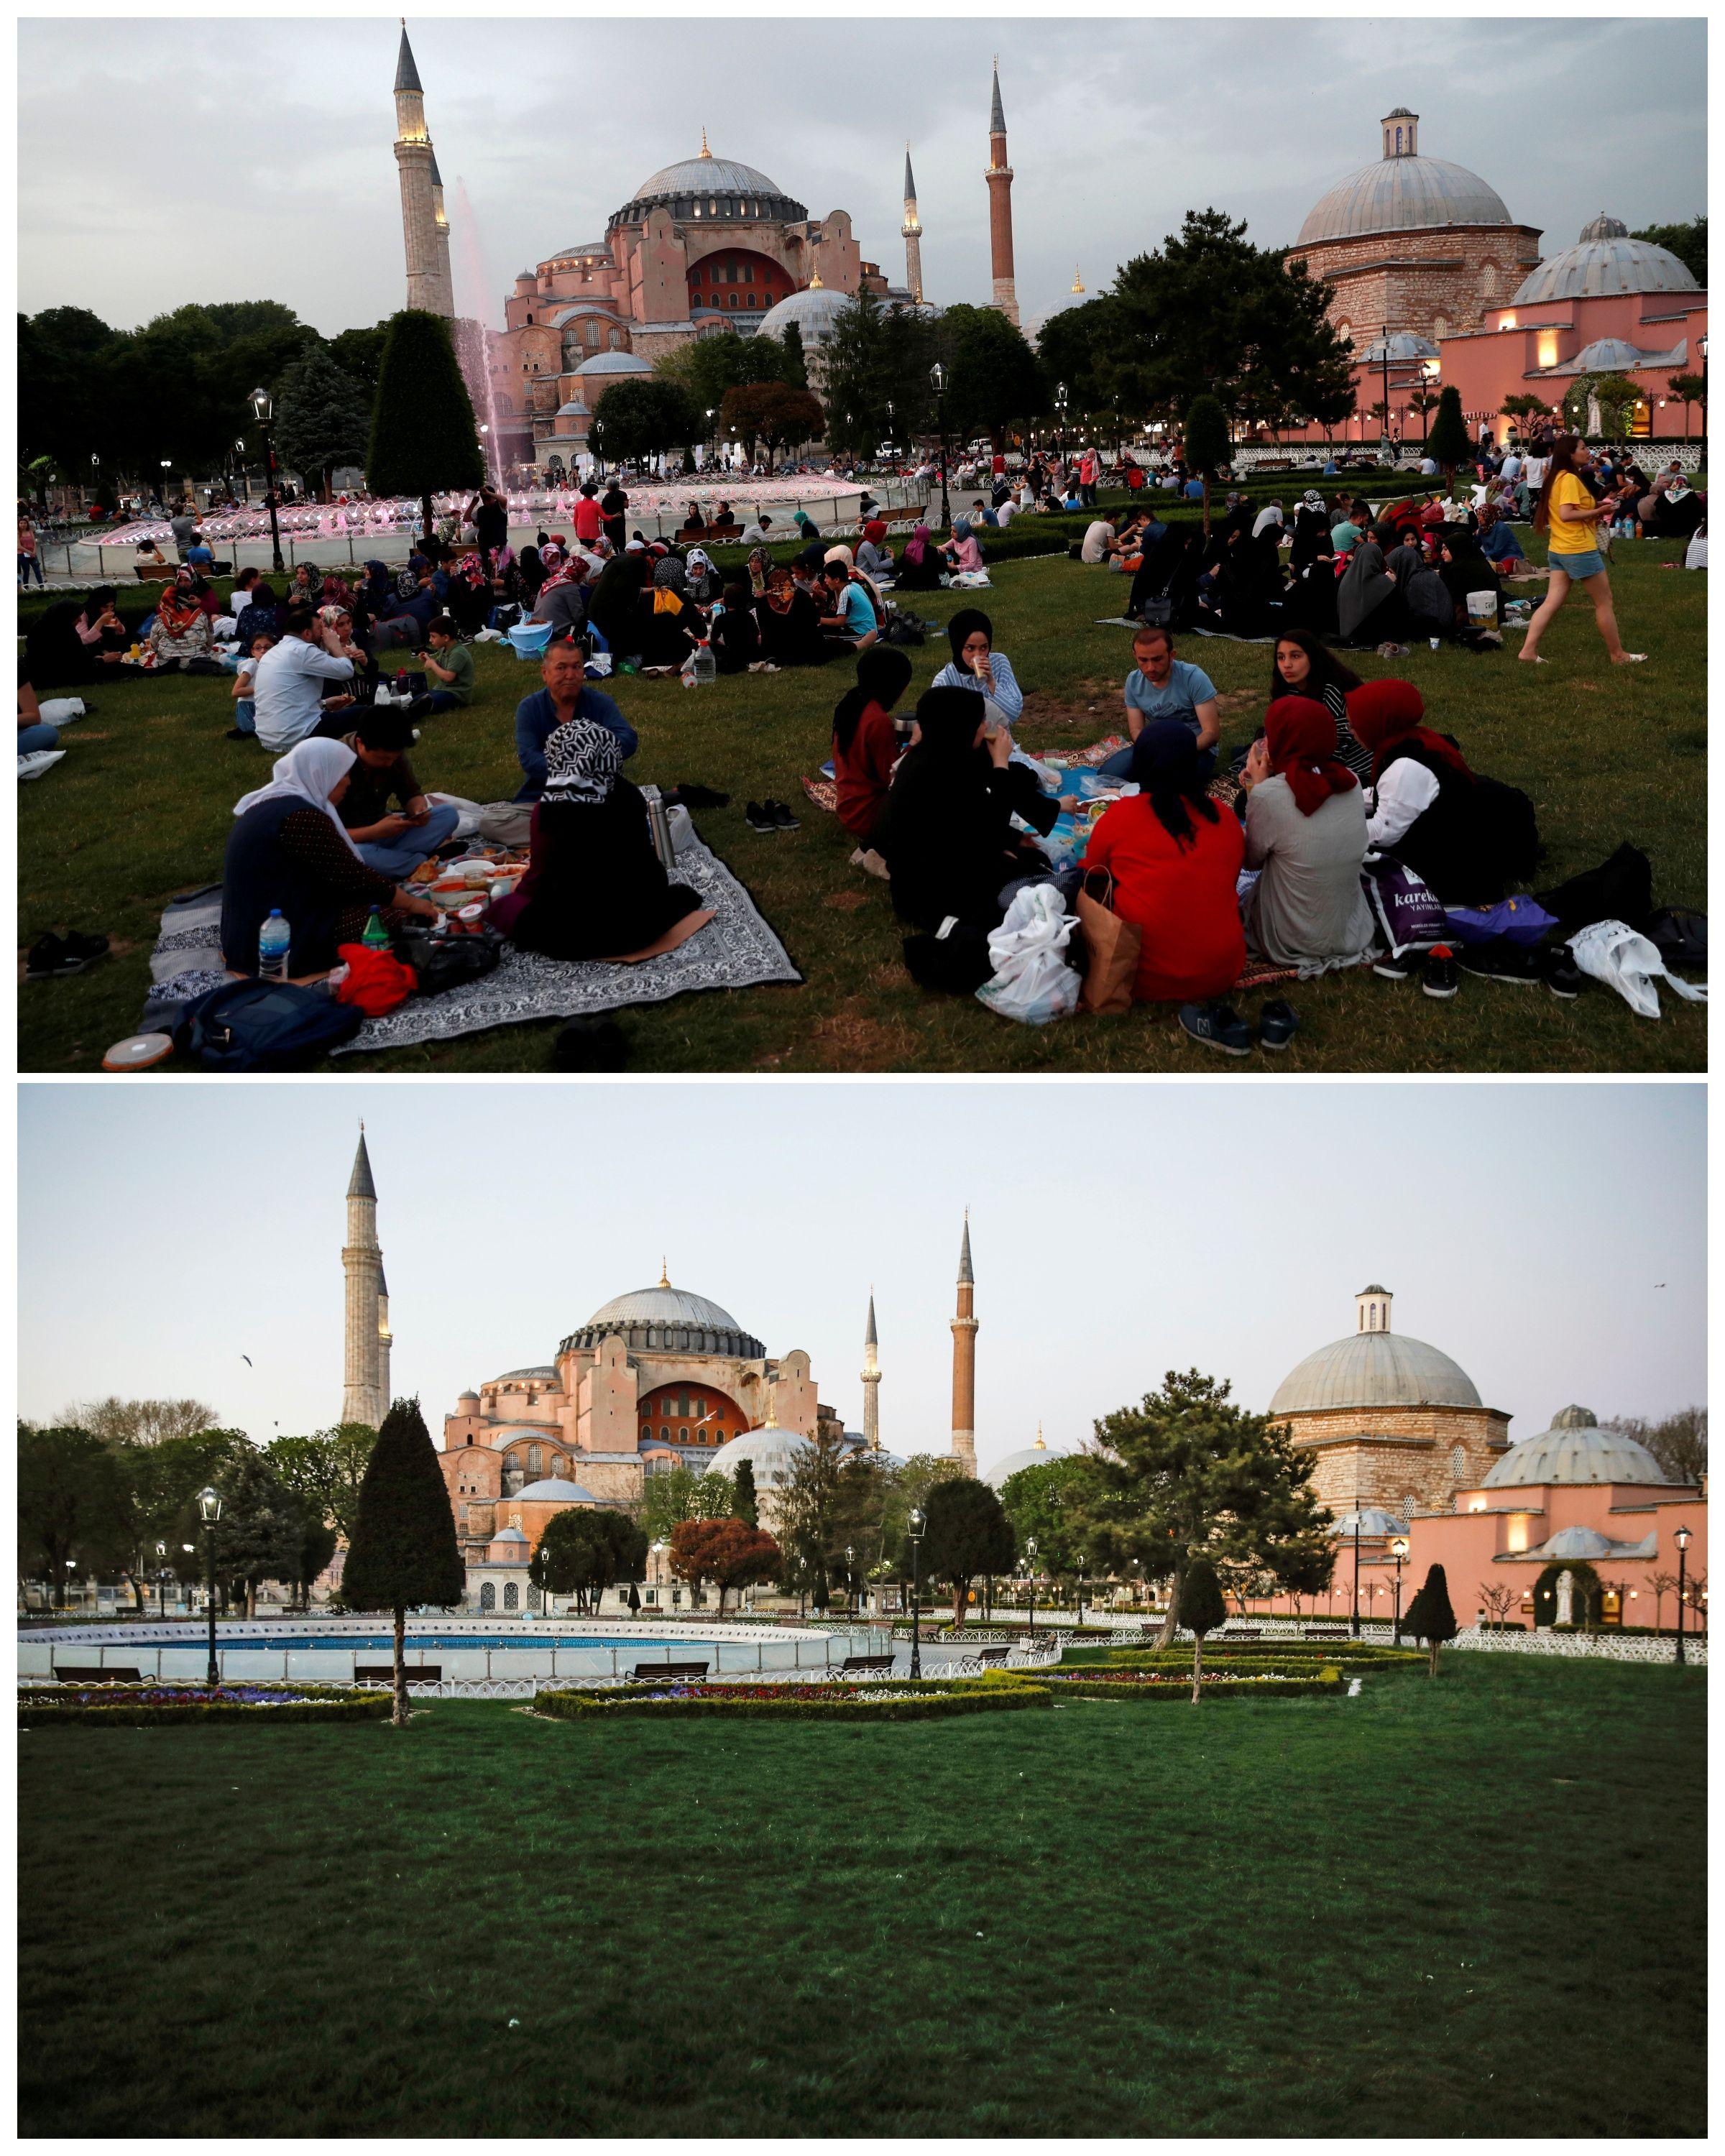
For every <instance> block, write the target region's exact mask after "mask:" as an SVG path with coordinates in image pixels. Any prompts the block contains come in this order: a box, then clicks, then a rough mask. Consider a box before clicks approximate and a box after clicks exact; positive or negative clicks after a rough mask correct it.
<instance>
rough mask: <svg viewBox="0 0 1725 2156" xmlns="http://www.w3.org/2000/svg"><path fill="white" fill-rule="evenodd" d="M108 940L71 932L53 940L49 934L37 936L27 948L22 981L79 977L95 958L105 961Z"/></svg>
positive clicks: (52, 934) (74, 930)
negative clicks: (73, 975)
mask: <svg viewBox="0 0 1725 2156" xmlns="http://www.w3.org/2000/svg"><path fill="white" fill-rule="evenodd" d="M107 952H108V939H107V937H105V936H84V935H80V933H79V932H78V930H76V929H75V928H74V929H73V930H72V931H71V932H70V933H69V935H66V936H56V935H54V933H53V932H51V931H50V932H49V934H48V935H46V936H39V937H37V939H36V941H35V942H33V944H32V945H31V946H30V951H29V955H28V957H27V958H26V959H25V960H24V978H25V979H26V980H27V981H57V980H61V979H64V978H65V976H66V975H68V974H69V973H82V972H83V971H84V969H85V967H86V966H89V965H93V964H94V963H95V961H96V960H97V959H98V958H102V957H106V956H107Z"/></svg>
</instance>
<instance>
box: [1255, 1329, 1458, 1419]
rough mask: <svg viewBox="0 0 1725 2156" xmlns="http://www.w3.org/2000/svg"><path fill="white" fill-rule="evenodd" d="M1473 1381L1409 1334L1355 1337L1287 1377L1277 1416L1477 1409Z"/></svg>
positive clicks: (1274, 1405)
mask: <svg viewBox="0 0 1725 2156" xmlns="http://www.w3.org/2000/svg"><path fill="white" fill-rule="evenodd" d="M1480 1404H1481V1401H1480V1396H1479V1394H1478V1392H1477V1391H1476V1389H1475V1386H1474V1382H1473V1379H1472V1378H1470V1377H1469V1376H1468V1374H1467V1373H1466V1370H1464V1369H1463V1368H1462V1367H1461V1364H1460V1363H1455V1362H1452V1361H1451V1360H1450V1358H1449V1356H1447V1355H1445V1353H1444V1352H1443V1350H1442V1349H1441V1348H1439V1347H1432V1346H1431V1345H1430V1343H1429V1342H1426V1341H1424V1340H1414V1339H1412V1338H1410V1337H1409V1335H1408V1334H1407V1333H1405V1332H1350V1333H1349V1334H1348V1337H1346V1339H1343V1340H1332V1342H1330V1344H1329V1346H1328V1347H1320V1348H1319V1349H1318V1351H1317V1353H1316V1354H1315V1355H1308V1356H1307V1358H1306V1360H1305V1361H1304V1362H1303V1363H1296V1365H1295V1367H1294V1368H1292V1369H1291V1371H1290V1372H1289V1373H1288V1374H1287V1376H1286V1378H1283V1379H1282V1381H1281V1384H1280V1385H1278V1386H1277V1387H1276V1394H1275V1397H1274V1398H1273V1399H1271V1403H1270V1412H1271V1414H1273V1415H1280V1414H1302V1413H1305V1412H1307V1411H1309V1410H1311V1409H1320V1408H1414V1407H1444V1408H1476V1407H1478V1406H1479V1405H1480Z"/></svg>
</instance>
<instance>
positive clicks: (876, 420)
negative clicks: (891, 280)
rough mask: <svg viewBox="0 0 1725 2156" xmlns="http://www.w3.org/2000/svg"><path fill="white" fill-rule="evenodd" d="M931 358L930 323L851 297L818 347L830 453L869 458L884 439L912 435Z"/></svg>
mask: <svg viewBox="0 0 1725 2156" xmlns="http://www.w3.org/2000/svg"><path fill="white" fill-rule="evenodd" d="M934 351H935V331H934V326H933V325H932V323H931V322H929V321H926V320H925V319H924V318H923V317H922V316H920V315H917V314H916V313H914V312H912V311H909V310H907V309H906V308H903V307H891V308H889V307H886V306H884V305H882V304H881V301H880V299H879V297H878V296H877V295H875V294H874V293H872V292H867V291H863V292H859V293H858V294H857V295H856V296H855V299H854V300H850V302H849V303H848V304H847V305H845V307H844V308H843V309H842V310H841V311H840V312H839V314H838V315H837V316H835V317H834V322H833V329H832V334H831V335H830V336H829V338H828V339H827V341H826V343H825V345H824V347H823V358H824V362H825V364H824V372H823V375H822V378H821V394H822V398H823V399H824V403H825V405H826V412H827V429H826V438H827V439H828V441H829V442H830V443H831V444H832V445H833V447H834V449H844V450H848V451H850V452H852V453H853V454H857V455H860V456H865V457H872V456H873V455H874V454H875V449H877V447H878V446H879V445H880V444H881V443H882V442H884V441H886V440H887V439H890V438H891V437H892V436H894V435H896V436H899V437H900V438H901V439H902V438H903V437H904V436H906V435H908V434H916V433H919V432H920V431H921V430H922V427H923V425H924V423H925V422H926V420H927V417H928V413H929V408H930V406H931V403H932V393H931V391H930V388H929V382H928V370H929V367H930V365H931V363H932V359H933V357H934Z"/></svg>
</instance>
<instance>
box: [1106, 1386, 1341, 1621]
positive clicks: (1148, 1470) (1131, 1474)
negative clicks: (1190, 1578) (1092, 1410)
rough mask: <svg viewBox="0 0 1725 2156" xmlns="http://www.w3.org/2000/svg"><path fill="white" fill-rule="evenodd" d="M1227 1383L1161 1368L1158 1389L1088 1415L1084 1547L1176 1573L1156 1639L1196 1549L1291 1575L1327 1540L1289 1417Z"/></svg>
mask: <svg viewBox="0 0 1725 2156" xmlns="http://www.w3.org/2000/svg"><path fill="white" fill-rule="evenodd" d="M1230 1390H1231V1388H1230V1385H1229V1384H1228V1383H1227V1382H1226V1380H1225V1379H1223V1380H1219V1379H1217V1378H1209V1377H1206V1376H1204V1374H1203V1373H1200V1372H1199V1371H1197V1370H1186V1371H1178V1370H1170V1371H1169V1372H1168V1374H1167V1376H1166V1377H1165V1378H1163V1385H1162V1389H1161V1391H1160V1392H1158V1393H1150V1394H1146V1395H1145V1397H1144V1399H1142V1401H1141V1402H1140V1404H1138V1405H1137V1407H1136V1408H1129V1407H1128V1408H1118V1409H1116V1410H1115V1411H1114V1412H1113V1414H1108V1415H1104V1416H1102V1417H1101V1419H1099V1420H1098V1421H1097V1423H1096V1439H1097V1444H1098V1450H1097V1451H1096V1453H1095V1454H1094V1455H1091V1460H1092V1462H1093V1466H1092V1473H1093V1476H1094V1481H1093V1482H1092V1484H1091V1488H1092V1490H1093V1491H1094V1495H1093V1496H1092V1497H1091V1505H1090V1519H1089V1533H1090V1542H1091V1548H1092V1549H1093V1551H1094V1552H1095V1553H1096V1556H1097V1558H1098V1559H1099V1560H1100V1561H1101V1562H1102V1563H1106V1564H1107V1565H1108V1566H1109V1567H1110V1568H1111V1569H1112V1570H1114V1571H1116V1572H1117V1573H1123V1572H1124V1571H1125V1570H1126V1569H1127V1568H1128V1567H1129V1566H1132V1565H1133V1564H1141V1565H1142V1568H1143V1571H1144V1576H1145V1578H1147V1579H1168V1578H1172V1579H1173V1583H1174V1591H1173V1594H1172V1595H1171V1596H1170V1598H1169V1608H1168V1620H1167V1623H1166V1626H1165V1629H1164V1631H1163V1640H1164V1643H1166V1641H1167V1640H1169V1639H1171V1638H1172V1636H1173V1630H1174V1625H1175V1614H1174V1613H1175V1609H1176V1608H1177V1606H1178V1597H1179V1586H1180V1582H1181V1579H1182V1578H1183V1576H1184V1574H1185V1572H1186V1569H1187V1567H1188V1565H1189V1563H1190V1561H1191V1559H1192V1558H1194V1557H1195V1556H1198V1555H1199V1554H1200V1553H1201V1554H1203V1555H1204V1556H1205V1557H1207V1558H1209V1560H1210V1562H1211V1563H1213V1564H1214V1565H1215V1566H1216V1567H1217V1568H1218V1570H1219V1572H1220V1573H1224V1574H1232V1575H1234V1576H1236V1577H1241V1578H1250V1579H1256V1578H1260V1576H1264V1575H1267V1576H1268V1577H1270V1578H1273V1579H1276V1580H1277V1581H1291V1580H1293V1579H1295V1578H1301V1579H1305V1578H1309V1577H1310V1576H1311V1573H1312V1568H1315V1566H1316V1565H1317V1563H1318V1561H1319V1558H1320V1555H1321V1554H1327V1552H1328V1549H1329V1516H1328V1514H1327V1512H1326V1511H1325V1510H1324V1508H1323V1507H1322V1506H1321V1505H1320V1504H1319V1503H1318V1501H1317V1498H1316V1497H1315V1496H1313V1495H1312V1488H1311V1481H1312V1455H1311V1454H1310V1453H1307V1452H1302V1451H1300V1450H1296V1447H1295V1446H1294V1445H1293V1444H1292V1443H1291V1440H1290V1438H1289V1435H1288V1430H1287V1426H1286V1424H1281V1423H1276V1422H1275V1421H1273V1420H1272V1419H1271V1418H1270V1417H1269V1416H1268V1415H1260V1414H1250V1413H1249V1412H1248V1411H1247V1410H1246V1409H1244V1408H1241V1407H1238V1406H1236V1405H1235V1404H1234V1403H1233V1402H1232V1401H1231V1400H1230V1397H1229V1395H1230ZM1301 1591H1305V1592H1309V1591H1310V1589H1307V1588H1302V1589H1301Z"/></svg>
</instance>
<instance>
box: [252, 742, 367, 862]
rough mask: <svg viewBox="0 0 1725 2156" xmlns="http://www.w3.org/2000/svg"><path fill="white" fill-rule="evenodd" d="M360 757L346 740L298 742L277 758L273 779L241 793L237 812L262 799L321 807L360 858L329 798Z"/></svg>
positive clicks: (343, 840) (343, 842)
mask: <svg viewBox="0 0 1725 2156" xmlns="http://www.w3.org/2000/svg"><path fill="white" fill-rule="evenodd" d="M357 761H358V759H357V757H356V756H355V755H354V753H353V751H352V749H351V748H349V747H348V746H347V742H341V741H327V740H324V739H322V738H314V739H313V740H311V741H302V742H295V743H294V745H293V747H291V748H290V750H289V751H288V752H287V754H286V755H285V756H284V757H278V758H277V759H276V763H275V772H274V773H273V775H272V776H271V778H270V783H269V784H268V785H267V786H260V787H259V788H258V789H257V791H256V792H255V793H246V794H242V795H241V797H240V798H239V800H238V801H236V802H235V803H234V814H235V815H236V816H243V815H244V814H245V812H246V810H247V809H248V808H256V807H257V805H258V803H259V802H260V801H299V802H303V803H305V806H306V807H307V808H321V810H322V811H323V813H324V814H325V815H326V816H327V817H328V818H329V819H330V821H331V823H332V824H334V825H335V827H336V829H337V830H338V831H339V832H340V833H341V843H342V844H344V845H345V846H346V847H347V850H348V852H349V853H350V854H352V855H353V857H354V859H355V860H358V859H359V858H360V852H359V849H358V847H357V846H356V845H355V844H354V843H353V841H352V839H350V838H349V837H348V835H347V825H346V824H344V823H343V822H342V821H341V817H340V815H339V814H337V813H336V804H335V803H334V802H333V801H331V798H330V796H331V793H333V792H334V791H335V789H336V786H337V784H338V783H340V782H341V780H342V779H343V778H346V777H347V773H349V772H350V771H352V768H353V767H354V765H355V763H356V762H357Z"/></svg>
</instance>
